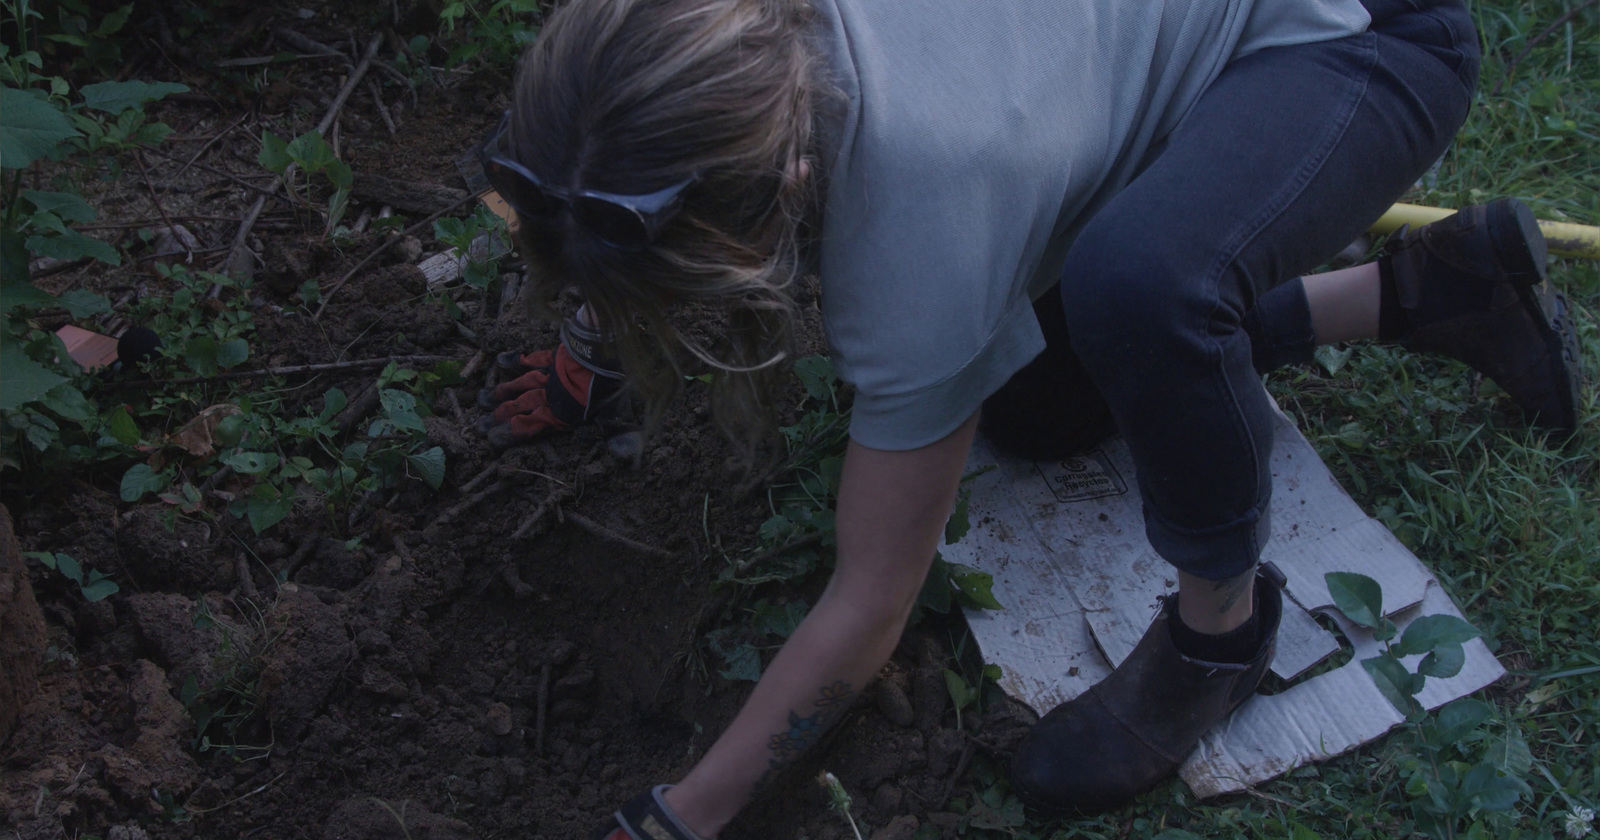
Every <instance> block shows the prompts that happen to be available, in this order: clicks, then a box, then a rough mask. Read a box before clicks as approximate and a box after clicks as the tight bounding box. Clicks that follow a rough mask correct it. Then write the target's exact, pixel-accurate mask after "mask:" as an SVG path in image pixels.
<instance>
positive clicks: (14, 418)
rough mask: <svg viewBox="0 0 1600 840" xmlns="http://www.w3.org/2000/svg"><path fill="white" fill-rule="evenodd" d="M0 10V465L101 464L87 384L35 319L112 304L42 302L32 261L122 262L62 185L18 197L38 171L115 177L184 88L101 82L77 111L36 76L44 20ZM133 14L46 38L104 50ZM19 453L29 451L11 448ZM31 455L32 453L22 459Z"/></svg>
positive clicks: (15, 8)
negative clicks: (10, 31)
mask: <svg viewBox="0 0 1600 840" xmlns="http://www.w3.org/2000/svg"><path fill="white" fill-rule="evenodd" d="M4 9H5V11H6V12H7V15H8V17H9V18H10V23H11V25H12V27H13V28H14V32H15V35H16V41H15V49H13V47H12V45H11V44H0V192H3V194H4V210H3V212H0V356H3V357H4V359H5V365H6V370H5V388H4V389H0V420H3V428H4V436H3V438H0V443H4V444H5V446H4V448H5V450H6V451H7V453H8V454H7V455H6V456H5V457H4V459H3V460H0V465H4V466H7V467H16V468H19V469H20V468H24V467H27V468H30V469H34V468H48V467H50V466H52V465H54V464H55V463H57V462H60V461H67V462H71V461H75V460H93V459H96V458H98V457H101V456H102V455H103V452H102V451H101V450H102V447H100V446H99V445H98V443H99V441H101V440H104V439H105V438H104V436H103V435H101V434H100V432H101V431H102V430H103V428H104V425H105V424H104V422H103V418H102V413H101V411H100V409H99V408H98V407H97V406H96V405H95V404H94V403H93V401H91V400H90V399H89V397H88V396H87V394H88V392H89V391H91V390H92V382H91V381H90V380H89V379H88V377H86V376H85V375H84V372H83V371H82V369H81V368H79V366H78V365H77V363H76V362H74V361H72V359H71V357H70V356H68V355H67V352H66V347H65V345H64V344H63V343H62V342H61V340H60V339H59V338H57V337H56V336H55V335H53V334H51V333H49V332H47V331H45V330H42V329H39V328H38V327H37V326H36V325H35V324H34V323H33V321H32V320H31V317H32V315H33V314H34V313H36V312H37V311H39V310H42V309H48V308H56V307H60V308H64V309H66V310H67V312H68V314H69V315H71V316H72V317H74V318H86V317H90V316H92V315H96V314H100V313H103V312H106V311H108V310H109V309H110V302H109V301H107V300H106V299H105V298H104V297H103V296H100V295H97V294H94V293H91V292H86V291H76V292H70V293H68V294H65V295H62V296H61V297H59V298H58V297H56V296H54V295H50V294H47V293H45V292H44V291H42V290H40V289H39V288H37V287H36V286H34V285H33V284H32V278H31V275H30V270H31V269H30V263H31V261H32V259H33V258H35V257H49V258H52V259H56V260H63V261H72V260H78V259H92V260H99V261H100V262H104V263H107V264H109V265H117V264H120V263H121V255H120V254H119V253H118V252H117V251H116V249H114V248H112V247H111V246H110V245H109V244H107V243H105V242H102V241H100V240H98V239H95V238H93V237H90V236H87V235H85V234H83V233H82V232H80V231H78V230H76V229H75V228H74V227H73V225H81V224H86V223H89V222H93V221H94V220H95V218H96V215H97V214H96V212H95V209H94V207H93V206H91V205H90V204H89V203H88V202H87V201H85V200H84V199H83V197H82V196H81V195H80V194H79V193H78V192H77V191H76V188H75V187H74V186H73V185H72V183H71V182H70V180H69V179H68V178H67V177H66V176H65V175H62V176H60V177H58V178H57V179H56V180H57V184H56V189H54V190H38V189H27V190H25V189H23V188H22V183H23V176H24V173H25V172H26V171H27V170H28V169H29V168H31V167H33V166H34V165H35V164H36V163H40V162H67V161H69V160H70V162H71V163H73V164H77V165H78V167H79V169H80V170H89V169H93V168H94V167H97V166H99V165H102V164H104V165H107V166H109V168H110V170H111V173H112V175H113V176H114V175H115V174H116V173H117V172H118V171H119V169H118V166H117V160H118V157H117V153H118V152H121V151H126V150H129V149H136V148H138V147H141V146H153V145H156V144H158V143H160V142H161V141H162V140H164V139H165V138H166V137H167V135H169V134H170V133H171V129H170V128H168V127H167V126H166V125H163V124H161V123H150V122H147V121H146V117H145V113H144V108H143V106H144V105H145V104H146V103H148V102H152V101H155V100H158V99H161V98H163V97H165V96H167V95H169V94H172V93H176V92H181V91H186V90H188V88H187V87H186V86H184V85H180V84H172V83H167V82H139V81H130V82H102V83H98V84H92V85H86V86H84V87H83V88H82V89H80V90H79V91H78V92H77V93H78V96H77V101H74V97H73V96H72V86H71V85H70V84H68V82H67V81H66V80H65V79H63V78H61V77H59V76H45V75H43V74H42V73H41V72H40V71H41V70H42V69H43V67H44V59H43V58H42V57H41V55H40V53H39V52H38V51H37V50H36V49H33V48H32V47H33V44H32V40H33V33H34V27H35V25H36V22H37V21H39V20H41V19H42V15H41V14H40V13H39V12H38V11H37V10H36V9H34V8H32V6H31V4H29V3H28V2H26V0H13V2H7V3H5V4H4ZM130 9H131V7H125V8H123V9H119V10H118V11H117V12H115V13H113V14H112V15H109V16H105V18H104V19H103V20H102V21H101V23H100V25H99V28H98V29H96V30H94V31H92V32H91V31H89V30H87V29H84V30H83V31H80V32H76V34H74V30H71V29H70V27H69V28H67V29H64V30H63V31H62V32H61V33H58V34H55V35H51V36H47V38H48V39H49V40H51V41H54V42H59V43H63V44H70V45H74V46H85V45H86V44H88V43H89V42H91V41H102V42H103V41H104V40H106V39H108V38H109V36H110V35H112V34H115V32H116V31H117V30H119V29H120V28H121V26H122V22H124V21H126V19H127V14H128V11H129V10H130ZM75 10H81V4H72V3H68V4H64V5H63V7H62V8H61V14H62V16H63V20H66V19H67V17H68V16H69V13H71V14H75V13H76V11H75ZM73 19H74V20H75V19H76V18H73ZM65 171H66V172H69V173H70V172H71V171H73V170H71V169H68V170H65ZM21 443H25V444H26V446H25V447H19V446H17V445H16V444H21ZM29 450H31V451H32V452H33V453H37V455H36V456H28V455H26V454H24V453H26V452H27V451H29Z"/></svg>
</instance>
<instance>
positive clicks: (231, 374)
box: [141, 356, 450, 386]
mask: <svg viewBox="0 0 1600 840" xmlns="http://www.w3.org/2000/svg"><path fill="white" fill-rule="evenodd" d="M448 358H450V357H449V356H390V357H388V358H385V359H354V360H352V361H348V362H327V363H324V364H316V365H292V366H290V367H281V368H258V369H256V370H231V371H228V372H227V373H219V374H217V375H215V376H185V377H183V378H181V379H153V380H150V381H148V382H144V383H141V384H144V385H150V386H156V385H193V384H195V383H196V382H221V381H223V380H225V379H250V378H252V377H256V376H292V375H294V374H299V373H323V372H325V371H330V370H359V369H361V368H369V367H383V366H385V365H388V364H390V363H392V362H403V363H406V364H417V365H423V364H433V363H435V362H442V361H444V360H446V359H448Z"/></svg>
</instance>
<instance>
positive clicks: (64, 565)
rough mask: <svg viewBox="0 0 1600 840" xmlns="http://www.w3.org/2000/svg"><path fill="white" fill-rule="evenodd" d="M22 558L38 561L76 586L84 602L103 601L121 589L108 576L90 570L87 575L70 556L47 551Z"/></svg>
mask: <svg viewBox="0 0 1600 840" xmlns="http://www.w3.org/2000/svg"><path fill="white" fill-rule="evenodd" d="M23 556H25V557H31V558H33V559H34V560H38V561H39V563H40V564H41V565H43V566H44V567H45V568H47V569H53V570H55V571H57V572H59V573H60V574H61V576H62V577H64V578H66V579H67V580H70V581H72V582H73V583H76V584H77V585H78V592H79V593H81V594H82V595H83V599H84V600H85V601H89V602H91V603H92V602H94V601H103V600H105V599H107V598H109V597H111V596H112V595H115V594H117V592H119V591H120V590H121V588H122V587H120V586H117V582H116V581H114V580H112V579H111V576H110V575H107V574H106V573H104V572H102V571H100V570H98V569H90V570H89V571H88V573H87V574H85V572H84V570H83V564H81V563H79V562H78V561H77V560H75V559H73V558H72V556H71V555H67V554H57V553H54V552H49V551H28V552H24V553H23Z"/></svg>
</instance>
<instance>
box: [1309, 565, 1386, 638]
mask: <svg viewBox="0 0 1600 840" xmlns="http://www.w3.org/2000/svg"><path fill="white" fill-rule="evenodd" d="M1322 577H1323V580H1325V581H1327V583H1328V594H1330V595H1332V596H1333V605H1334V606H1336V607H1338V608H1339V612H1342V613H1344V615H1345V617H1346V618H1348V619H1350V620H1351V621H1354V622H1355V623H1357V624H1359V625H1361V626H1362V627H1371V628H1374V629H1376V628H1377V627H1378V626H1379V625H1380V624H1381V619H1382V618H1383V588H1382V587H1380V586H1379V585H1378V582H1377V581H1375V580H1373V579H1372V578H1369V577H1367V576H1366V575H1359V574H1355V573H1353V572H1328V573H1327V574H1325V575H1323V576H1322Z"/></svg>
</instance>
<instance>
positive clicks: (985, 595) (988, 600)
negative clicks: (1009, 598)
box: [950, 563, 1005, 610]
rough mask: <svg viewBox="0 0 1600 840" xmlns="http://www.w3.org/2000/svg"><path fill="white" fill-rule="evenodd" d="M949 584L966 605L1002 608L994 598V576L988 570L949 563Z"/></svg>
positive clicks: (980, 607) (979, 607)
mask: <svg viewBox="0 0 1600 840" xmlns="http://www.w3.org/2000/svg"><path fill="white" fill-rule="evenodd" d="M950 585H952V586H954V587H955V588H956V591H957V592H959V593H960V594H961V602H962V603H963V604H965V605H966V606H970V607H976V608H978V609H984V610H1003V609H1005V607H1004V606H1001V604H1000V602H999V601H997V600H995V597H994V592H993V591H992V590H993V589H994V577H993V576H992V575H990V574H989V573H988V572H980V571H978V570H977V569H974V568H972V567H971V566H966V565H962V564H961V563H951V564H950Z"/></svg>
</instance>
